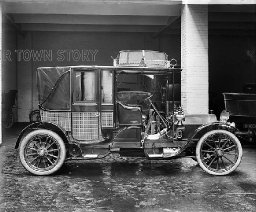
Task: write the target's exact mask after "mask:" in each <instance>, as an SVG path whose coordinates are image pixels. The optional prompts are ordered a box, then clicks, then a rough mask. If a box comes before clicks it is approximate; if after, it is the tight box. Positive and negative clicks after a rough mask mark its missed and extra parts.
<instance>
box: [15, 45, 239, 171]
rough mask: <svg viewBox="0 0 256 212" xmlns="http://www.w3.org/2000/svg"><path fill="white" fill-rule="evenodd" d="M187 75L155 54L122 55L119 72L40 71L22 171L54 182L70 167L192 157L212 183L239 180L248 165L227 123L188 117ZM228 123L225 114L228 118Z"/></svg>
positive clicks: (22, 143) (23, 142)
mask: <svg viewBox="0 0 256 212" xmlns="http://www.w3.org/2000/svg"><path fill="white" fill-rule="evenodd" d="M180 76H181V69H180V68H178V67H177V66H176V61H175V60H171V61H168V60H167V55H166V54H165V53H161V52H156V51H146V50H140V51H121V52H120V53H119V56H118V57H117V58H116V59H114V65H113V66H68V67H44V68H38V69H37V79H38V94H39V110H40V116H41V118H40V121H39V122H35V123H32V124H31V125H29V126H27V127H26V128H25V129H23V131H22V132H21V134H20V135H19V137H18V140H17V143H16V148H19V157H20V161H21V163H22V164H23V166H24V167H25V168H26V169H27V170H28V171H29V172H31V173H33V174H35V175H50V174H53V173H55V172H56V171H57V170H59V169H60V168H61V167H62V165H63V163H64V162H65V161H67V160H80V159H82V160H89V159H99V158H104V157H106V156H107V155H109V154H111V153H115V154H120V155H121V156H126V157H145V159H151V160H161V159H162V160H169V159H174V158H178V157H191V158H193V159H194V160H197V161H198V163H199V165H200V167H201V168H202V169H203V170H204V171H206V172H207V173H209V174H212V175H226V174H229V173H231V172H233V171H234V170H235V169H236V168H237V167H238V165H239V163H240V161H241V157H242V147H241V144H240V142H239V140H238V138H237V137H236V135H235V133H236V131H237V130H236V128H235V127H234V126H233V124H231V123H229V122H227V121H226V120H227V117H222V119H221V120H222V121H217V119H216V116H215V115H214V114H194V115H193V114H192V115H191V114H190V115H185V113H184V111H183V109H182V108H181V106H180V99H181V97H180ZM224 116H225V114H224Z"/></svg>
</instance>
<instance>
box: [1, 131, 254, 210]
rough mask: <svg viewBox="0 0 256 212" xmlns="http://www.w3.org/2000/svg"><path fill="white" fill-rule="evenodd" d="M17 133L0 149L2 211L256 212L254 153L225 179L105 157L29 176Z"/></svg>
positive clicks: (184, 165) (190, 167)
mask: <svg viewBox="0 0 256 212" xmlns="http://www.w3.org/2000/svg"><path fill="white" fill-rule="evenodd" d="M19 130H20V129H19V128H15V130H10V131H8V132H7V133H5V139H4V143H3V145H2V146H1V148H0V157H1V158H0V168H1V170H2V171H1V173H0V188H1V190H0V191H1V192H0V211H33V212H34V211H76V212H80V211H85V212H87V211H125V212H127V211H207V212H208V211H232V212H234V211H239V212H241V211H256V165H255V163H256V148H255V146H254V147H253V146H250V147H248V146H247V147H244V148H243V151H244V154H243V155H244V156H243V159H242V163H241V164H240V166H239V167H238V169H237V171H235V172H234V173H232V174H231V175H229V176H224V177H216V176H211V175H208V174H206V173H205V172H203V171H202V170H201V168H200V167H199V166H197V163H195V162H194V161H193V160H192V159H189V158H183V159H177V160H172V161H148V160H143V159H139V158H135V159H127V158H117V157H109V158H107V159H106V160H101V161H89V162H71V163H70V162H69V163H67V164H65V165H64V167H63V169H62V170H61V171H60V172H59V173H58V174H56V175H53V176H47V177H38V176H33V175H30V174H29V173H28V172H27V171H26V170H25V169H24V168H23V167H22V165H21V164H20V163H19V161H18V158H17V155H18V154H17V151H16V150H14V144H15V139H16V136H17V134H18V132H19Z"/></svg>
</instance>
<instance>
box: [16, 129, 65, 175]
mask: <svg viewBox="0 0 256 212" xmlns="http://www.w3.org/2000/svg"><path fill="white" fill-rule="evenodd" d="M19 156H20V161H21V163H22V165H23V166H24V167H25V168H26V169H27V170H28V171H29V172H31V173H32V174H35V175H50V174H53V173H54V172H56V171H58V170H59V169H60V167H61V166H62V165H63V163H64V161H65V159H66V147H65V144H64V142H63V140H62V139H61V137H60V136H59V135H58V134H56V133H55V132H52V131H50V130H46V129H38V130H35V131H32V132H30V133H29V134H27V135H26V136H25V137H24V138H23V139H22V141H21V143H20V148H19Z"/></svg>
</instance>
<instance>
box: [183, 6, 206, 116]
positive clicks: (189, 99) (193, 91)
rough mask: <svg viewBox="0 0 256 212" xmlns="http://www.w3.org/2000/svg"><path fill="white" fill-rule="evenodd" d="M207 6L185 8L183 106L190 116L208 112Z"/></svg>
mask: <svg viewBox="0 0 256 212" xmlns="http://www.w3.org/2000/svg"><path fill="white" fill-rule="evenodd" d="M208 65H209V64H208V6H207V5H188V4H184V5H182V11H181V68H182V69H183V71H182V73H181V105H182V107H183V109H184V111H185V113H187V114H207V113H208V108H209V79H208V76H209V73H208V72H209V68H208Z"/></svg>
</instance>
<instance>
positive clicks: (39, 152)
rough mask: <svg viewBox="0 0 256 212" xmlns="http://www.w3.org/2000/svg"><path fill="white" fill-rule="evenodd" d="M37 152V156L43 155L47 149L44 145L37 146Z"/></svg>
mask: <svg viewBox="0 0 256 212" xmlns="http://www.w3.org/2000/svg"><path fill="white" fill-rule="evenodd" d="M37 153H38V155H39V156H45V155H47V154H48V152H47V149H46V148H45V147H41V148H39V150H38V151H37Z"/></svg>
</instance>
